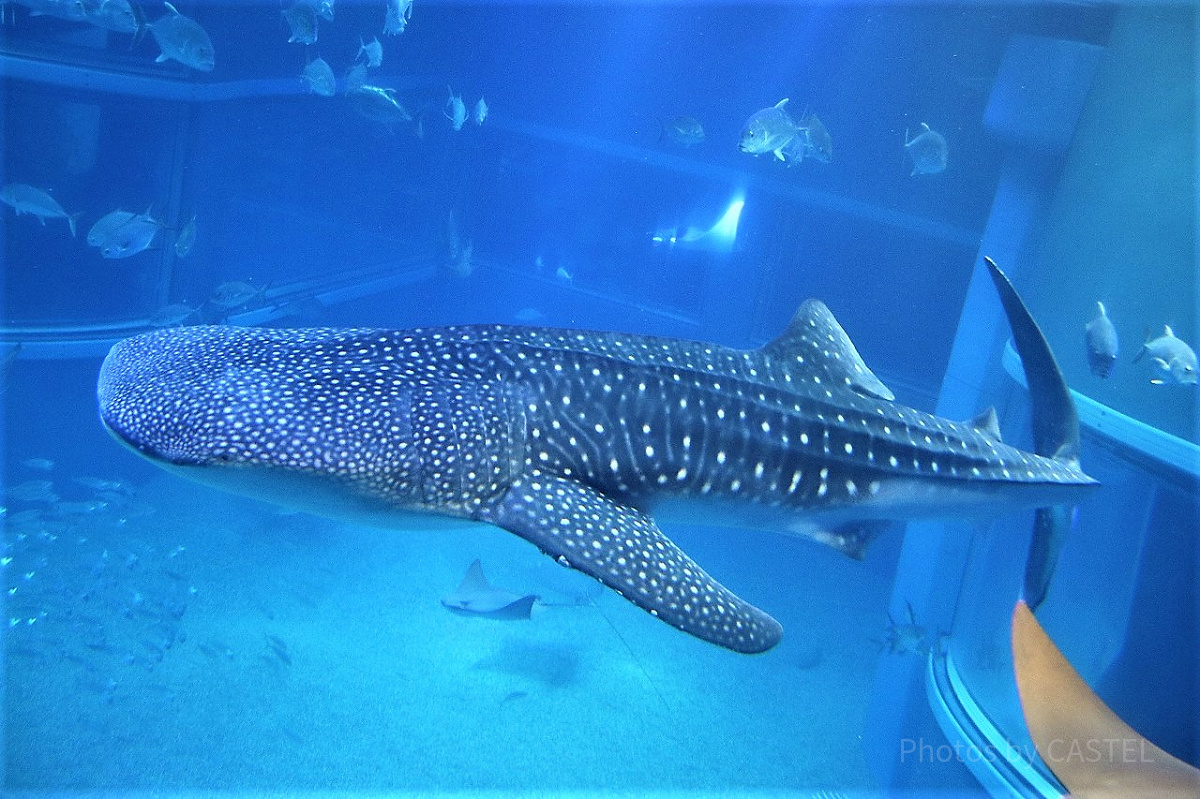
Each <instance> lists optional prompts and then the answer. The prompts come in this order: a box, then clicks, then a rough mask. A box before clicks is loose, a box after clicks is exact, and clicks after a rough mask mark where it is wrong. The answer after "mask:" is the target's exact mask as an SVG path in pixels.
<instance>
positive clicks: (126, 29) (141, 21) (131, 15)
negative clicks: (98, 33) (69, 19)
mask: <svg viewBox="0 0 1200 799" xmlns="http://www.w3.org/2000/svg"><path fill="white" fill-rule="evenodd" d="M85 9H86V11H87V20H88V22H90V23H92V24H93V25H95V26H97V27H100V28H104V29H105V30H110V31H116V32H117V33H137V32H138V31H139V30H141V29H142V26H143V25H145V24H146V20H145V18H143V17H142V13H141V10H140V9H138V8H137V7H136V6H134V5H132V4H131V3H130V2H129V0H100V2H98V3H97V2H92V3H89V4H87V5H86V6H85Z"/></svg>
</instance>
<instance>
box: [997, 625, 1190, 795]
mask: <svg viewBox="0 0 1200 799" xmlns="http://www.w3.org/2000/svg"><path fill="white" fill-rule="evenodd" d="M1012 648H1013V668H1014V670H1015V671H1016V677H1017V691H1018V693H1019V694H1020V697H1021V709H1022V711H1023V712H1024V714H1025V725H1026V726H1027V727H1028V728H1029V734H1030V737H1031V738H1033V745H1034V746H1035V747H1036V748H1037V751H1038V754H1039V755H1041V757H1042V760H1044V761H1045V762H1046V765H1048V766H1049V767H1050V770H1051V771H1053V772H1054V776H1055V777H1058V779H1059V781H1060V782H1062V784H1063V785H1064V786H1066V788H1067V790H1068V791H1070V792H1071V796H1074V797H1113V799H1117V798H1118V797H1132V796H1154V797H1196V796H1200V770H1197V769H1195V768H1193V767H1192V766H1191V765H1189V764H1187V763H1185V762H1183V761H1182V760H1179V759H1177V758H1175V757H1173V756H1171V755H1170V754H1168V753H1166V752H1164V751H1163V750H1162V749H1159V748H1158V747H1157V746H1155V745H1154V744H1153V743H1151V742H1150V741H1148V740H1146V739H1145V738H1144V737H1142V736H1141V735H1139V734H1138V732H1137V731H1136V730H1134V729H1133V728H1132V727H1130V726H1129V725H1128V724H1126V723H1125V722H1124V721H1122V720H1121V718H1120V717H1119V716H1117V714H1116V713H1114V712H1112V710H1111V709H1109V707H1108V705H1106V704H1104V701H1103V700H1101V699H1100V697H1098V696H1096V694H1095V692H1094V691H1092V689H1091V688H1089V687H1088V684H1087V683H1086V682H1084V681H1083V678H1082V677H1080V676H1079V672H1077V671H1075V669H1074V667H1072V666H1071V664H1070V663H1069V662H1067V659H1066V658H1065V657H1064V656H1063V654H1062V652H1061V651H1059V649H1058V647H1057V646H1055V645H1054V642H1053V641H1052V640H1050V636H1048V635H1047V634H1046V631H1045V630H1044V629H1042V625H1041V624H1039V623H1038V620H1037V619H1036V618H1034V616H1033V613H1032V612H1031V611H1030V610H1029V606H1028V605H1026V604H1025V603H1024V602H1018V603H1017V605H1016V607H1015V608H1014V609H1013V620H1012ZM1084 755H1086V756H1084Z"/></svg>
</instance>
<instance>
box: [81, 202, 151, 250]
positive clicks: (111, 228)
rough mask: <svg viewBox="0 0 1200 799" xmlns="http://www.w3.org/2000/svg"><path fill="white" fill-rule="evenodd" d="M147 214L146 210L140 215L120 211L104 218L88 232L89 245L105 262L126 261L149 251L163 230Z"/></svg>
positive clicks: (148, 213)
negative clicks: (97, 249) (98, 252)
mask: <svg viewBox="0 0 1200 799" xmlns="http://www.w3.org/2000/svg"><path fill="white" fill-rule="evenodd" d="M151 207H153V206H151ZM150 210H151V209H150V208H147V209H146V210H145V211H144V212H142V213H140V214H133V213H130V212H128V211H121V210H117V211H113V212H112V213H109V214H106V215H105V216H104V217H102V218H101V219H100V220H99V221H98V222H96V224H94V225H92V229H91V230H89V231H88V244H90V245H92V246H93V247H99V248H100V255H101V256H103V257H105V258H129V257H130V256H133V255H137V254H138V253H140V252H143V251H145V250H147V249H149V247H150V245H151V244H153V243H154V239H155V237H156V236H157V235H158V231H159V229H161V228H162V223H161V222H158V221H157V220H156V219H154V217H152V216H151V215H150Z"/></svg>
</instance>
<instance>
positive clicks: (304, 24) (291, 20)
mask: <svg viewBox="0 0 1200 799" xmlns="http://www.w3.org/2000/svg"><path fill="white" fill-rule="evenodd" d="M282 14H283V18H284V19H285V20H287V24H288V27H289V28H291V30H292V35H291V36H290V37H289V38H288V41H289V42H297V43H299V44H316V43H317V10H316V9H315V8H313V7H312V6H311V5H309V4H308V3H307V2H305V0H297V2H295V3H293V4H292V6H291V8H289V9H287V10H286V11H283V12H282Z"/></svg>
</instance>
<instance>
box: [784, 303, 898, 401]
mask: <svg viewBox="0 0 1200 799" xmlns="http://www.w3.org/2000/svg"><path fill="white" fill-rule="evenodd" d="M762 352H763V354H765V355H766V356H768V357H769V358H771V360H772V361H775V362H777V363H778V364H779V365H780V366H781V367H782V368H783V369H784V371H785V373H787V374H790V375H794V376H797V377H805V378H811V377H815V378H818V379H819V380H820V381H825V382H828V383H830V384H832V385H836V386H845V387H849V388H850V389H852V390H854V391H856V392H858V393H859V394H863V395H866V396H871V397H876V398H878V399H883V400H888V401H891V400H894V399H896V395H895V394H893V393H892V391H891V389H889V388H888V387H887V386H885V385H884V384H883V381H881V380H880V379H879V378H878V377H876V376H875V374H874V373H873V372H872V371H871V370H870V369H868V368H867V364H866V363H865V362H864V361H863V359H862V356H861V355H859V354H858V350H857V349H855V348H854V342H852V341H851V340H850V337H849V336H848V335H846V331H845V330H843V329H842V326H841V325H840V324H838V321H837V319H835V318H834V317H833V313H832V312H831V311H830V310H829V308H827V307H826V306H825V303H823V302H821V301H820V300H805V301H804V303H803V304H802V305H801V306H800V309H799V310H797V311H796V315H795V316H793V317H792V321H791V322H790V323H789V324H788V326H787V330H785V331H783V334H782V335H781V336H779V338H777V339H775V340H774V341H772V342H770V343H769V344H767V345H766V346H765V347H763V348H762Z"/></svg>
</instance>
